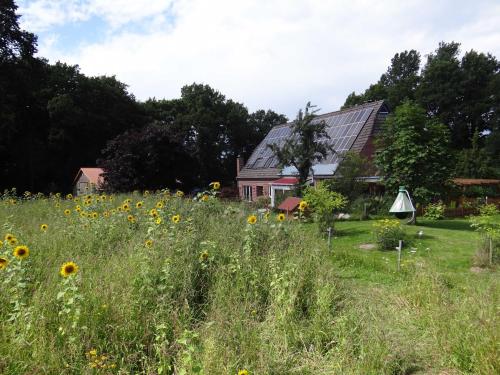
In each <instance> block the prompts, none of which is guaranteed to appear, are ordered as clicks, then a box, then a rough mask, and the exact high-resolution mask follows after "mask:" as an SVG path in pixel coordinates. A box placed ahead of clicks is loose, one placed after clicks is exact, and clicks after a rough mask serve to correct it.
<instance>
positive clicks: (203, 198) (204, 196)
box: [201, 194, 208, 202]
mask: <svg viewBox="0 0 500 375" xmlns="http://www.w3.org/2000/svg"><path fill="white" fill-rule="evenodd" d="M201 200H202V202H206V201H208V195H206V194H203V195H202V196H201Z"/></svg>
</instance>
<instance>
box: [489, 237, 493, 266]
mask: <svg viewBox="0 0 500 375" xmlns="http://www.w3.org/2000/svg"><path fill="white" fill-rule="evenodd" d="M489 256H490V267H491V266H492V265H493V239H492V238H491V237H490V254H489Z"/></svg>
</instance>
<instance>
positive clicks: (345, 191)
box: [325, 151, 371, 202]
mask: <svg viewBox="0 0 500 375" xmlns="http://www.w3.org/2000/svg"><path fill="white" fill-rule="evenodd" d="M369 167H370V163H369V161H368V160H367V158H365V157H363V156H362V155H360V154H358V153H357V152H353V151H349V152H346V153H345V154H344V155H342V157H341V161H340V164H339V166H338V167H337V169H336V171H335V178H333V179H330V180H327V181H325V183H327V184H328V187H329V189H330V190H332V191H336V192H338V193H340V194H342V195H343V196H345V197H346V198H347V199H348V200H349V202H353V201H354V200H356V199H357V198H358V197H359V196H360V195H361V194H362V193H363V192H364V191H365V190H366V187H367V184H366V183H365V182H363V181H361V180H360V178H361V177H366V176H370V175H371V174H370V168H369Z"/></svg>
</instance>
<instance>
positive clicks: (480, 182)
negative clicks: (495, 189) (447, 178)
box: [453, 178, 500, 185]
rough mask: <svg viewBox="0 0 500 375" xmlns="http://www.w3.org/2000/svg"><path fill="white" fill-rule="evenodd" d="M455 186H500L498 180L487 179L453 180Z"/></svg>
mask: <svg viewBox="0 0 500 375" xmlns="http://www.w3.org/2000/svg"><path fill="white" fill-rule="evenodd" d="M453 182H454V183H455V184H456V185H500V180H493V179H487V178H454V179H453Z"/></svg>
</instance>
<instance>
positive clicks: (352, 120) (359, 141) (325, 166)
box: [236, 101, 389, 203]
mask: <svg viewBox="0 0 500 375" xmlns="http://www.w3.org/2000/svg"><path fill="white" fill-rule="evenodd" d="M388 113H389V109H388V107H387V105H386V104H385V102H384V101H376V102H372V103H366V104H362V105H359V106H355V107H351V108H347V109H344V110H340V111H336V112H330V113H325V114H323V115H319V116H317V118H316V119H315V120H314V121H315V122H319V121H325V123H326V125H327V129H326V130H327V132H328V135H329V136H330V138H331V139H330V140H329V142H330V144H331V145H332V146H333V149H334V150H335V152H331V153H330V154H329V155H327V157H326V158H325V159H324V160H322V161H321V163H319V164H316V165H314V166H313V168H312V169H313V170H312V174H311V176H310V179H311V182H312V183H314V182H315V181H317V180H320V179H325V178H332V177H333V176H334V175H335V171H336V169H337V167H338V165H339V162H340V161H341V155H342V154H343V153H345V152H347V151H355V152H358V153H360V154H361V155H363V156H365V157H367V158H368V159H369V160H371V158H372V157H373V153H374V151H375V146H374V142H373V139H374V135H376V133H377V132H378V131H379V129H380V127H381V126H382V124H383V122H384V121H385V118H386V117H387V115H388ZM291 125H292V123H291V122H290V123H286V124H282V125H277V126H275V127H273V128H272V129H271V130H270V131H269V133H268V134H267V136H266V137H265V138H264V139H263V140H262V142H261V143H260V144H259V145H258V146H257V148H256V149H255V150H254V151H253V153H252V155H251V156H250V158H249V159H248V161H247V162H246V164H245V165H243V161H242V160H241V159H239V160H238V165H237V168H238V175H237V177H236V180H237V183H238V191H239V196H240V198H241V199H244V200H248V201H255V200H256V199H257V198H258V197H262V196H264V197H265V196H268V197H271V199H272V201H274V197H275V195H276V194H278V193H279V192H281V193H283V192H286V191H287V190H291V189H292V188H293V185H294V184H296V182H297V179H296V177H295V176H296V172H297V171H296V170H295V169H294V168H293V167H286V168H283V169H281V168H279V167H278V160H277V158H276V157H275V156H274V154H273V153H272V151H271V150H270V149H269V147H268V145H270V144H277V145H280V146H281V145H283V143H284V142H285V140H286V139H287V138H288V137H290V136H291ZM367 178H372V177H371V176H367ZM273 203H274V202H273Z"/></svg>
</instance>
